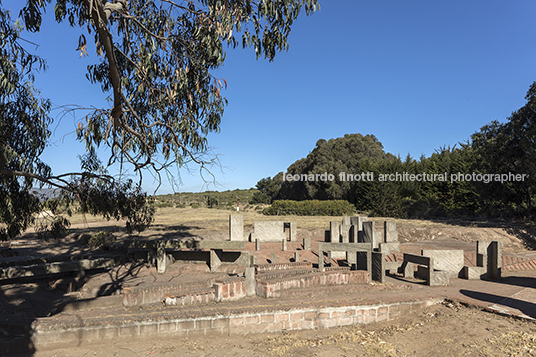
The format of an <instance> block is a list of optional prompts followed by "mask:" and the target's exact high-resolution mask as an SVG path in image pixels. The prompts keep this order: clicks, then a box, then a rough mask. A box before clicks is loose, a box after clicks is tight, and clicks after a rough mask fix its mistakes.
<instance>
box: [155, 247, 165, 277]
mask: <svg viewBox="0 0 536 357" xmlns="http://www.w3.org/2000/svg"><path fill="white" fill-rule="evenodd" d="M156 269H157V271H158V273H159V274H164V273H165V272H166V269H167V257H166V242H165V241H163V240H160V241H157V242H156Z"/></svg>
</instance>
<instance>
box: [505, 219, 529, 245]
mask: <svg viewBox="0 0 536 357" xmlns="http://www.w3.org/2000/svg"><path fill="white" fill-rule="evenodd" d="M505 231H506V233H508V234H510V235H513V236H514V237H516V238H518V239H520V240H521V241H522V242H523V245H524V246H525V248H526V249H529V250H536V228H535V227H528V226H524V225H520V226H512V227H507V228H505Z"/></svg>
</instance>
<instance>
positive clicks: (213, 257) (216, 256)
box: [210, 249, 222, 272]
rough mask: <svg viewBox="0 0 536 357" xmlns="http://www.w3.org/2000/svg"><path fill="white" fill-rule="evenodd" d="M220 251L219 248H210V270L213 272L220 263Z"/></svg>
mask: <svg viewBox="0 0 536 357" xmlns="http://www.w3.org/2000/svg"><path fill="white" fill-rule="evenodd" d="M221 254H222V251H221V250H220V249H211V250H210V271H211V272H215V271H217V270H218V268H219V267H220V265H221V259H220V256H221Z"/></svg>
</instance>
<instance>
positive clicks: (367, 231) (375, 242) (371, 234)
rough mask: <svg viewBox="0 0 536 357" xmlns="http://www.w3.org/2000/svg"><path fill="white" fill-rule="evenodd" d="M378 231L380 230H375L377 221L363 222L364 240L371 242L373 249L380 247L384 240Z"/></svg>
mask: <svg viewBox="0 0 536 357" xmlns="http://www.w3.org/2000/svg"><path fill="white" fill-rule="evenodd" d="M378 233H380V232H376V231H375V222H373V221H370V222H369V221H366V222H363V242H365V243H371V244H372V249H378V248H379V247H380V243H381V242H382V240H381V235H380V234H378Z"/></svg>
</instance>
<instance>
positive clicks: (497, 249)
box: [460, 241, 502, 279]
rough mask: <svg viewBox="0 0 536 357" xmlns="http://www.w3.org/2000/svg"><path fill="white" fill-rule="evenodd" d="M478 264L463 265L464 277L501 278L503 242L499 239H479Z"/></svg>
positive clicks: (462, 275) (462, 276)
mask: <svg viewBox="0 0 536 357" xmlns="http://www.w3.org/2000/svg"><path fill="white" fill-rule="evenodd" d="M476 250H477V259H476V260H477V262H476V263H477V264H476V265H477V266H476V267H469V266H465V267H463V270H462V272H461V274H460V275H461V278H464V279H486V278H491V279H499V278H500V277H501V269H502V244H501V242H497V241H477V242H476Z"/></svg>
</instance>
